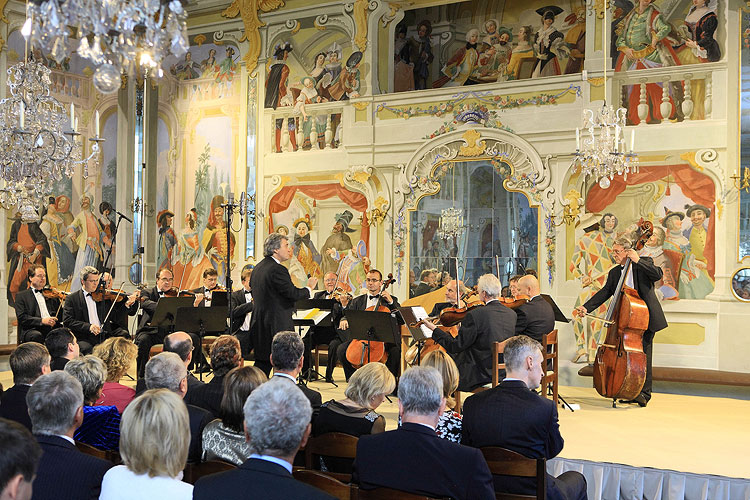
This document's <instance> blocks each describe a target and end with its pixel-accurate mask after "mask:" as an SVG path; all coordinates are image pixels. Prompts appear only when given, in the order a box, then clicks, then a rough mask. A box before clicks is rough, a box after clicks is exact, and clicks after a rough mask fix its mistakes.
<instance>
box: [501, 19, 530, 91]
mask: <svg viewBox="0 0 750 500" xmlns="http://www.w3.org/2000/svg"><path fill="white" fill-rule="evenodd" d="M532 32H533V28H532V27H531V26H521V27H520V28H518V45H516V46H515V47H514V48H513V52H512V53H511V56H510V62H508V66H507V67H506V69H505V72H506V74H507V79H508V80H518V79H520V78H521V67H522V64H523V63H524V62H525V61H535V62H536V57H534V48H533V47H532V46H531V34H532Z"/></svg>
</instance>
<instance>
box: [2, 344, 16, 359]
mask: <svg viewBox="0 0 750 500" xmlns="http://www.w3.org/2000/svg"><path fill="white" fill-rule="evenodd" d="M16 347H18V345H17V344H0V356H10V355H11V354H13V351H15V350H16Z"/></svg>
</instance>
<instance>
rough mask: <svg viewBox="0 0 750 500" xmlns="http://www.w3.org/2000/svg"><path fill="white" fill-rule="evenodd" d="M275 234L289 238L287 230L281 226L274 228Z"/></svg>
mask: <svg viewBox="0 0 750 500" xmlns="http://www.w3.org/2000/svg"><path fill="white" fill-rule="evenodd" d="M276 232H277V233H279V234H283V235H284V236H289V228H288V227H286V226H285V225H283V224H282V225H279V226H276Z"/></svg>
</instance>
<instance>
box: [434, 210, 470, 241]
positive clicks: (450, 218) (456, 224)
mask: <svg viewBox="0 0 750 500" xmlns="http://www.w3.org/2000/svg"><path fill="white" fill-rule="evenodd" d="M465 230H466V226H465V225H464V211H463V210H462V209H460V208H456V207H450V208H444V209H442V210H441V211H440V220H439V221H438V229H437V235H438V238H442V239H448V238H455V237H458V236H460V235H461V234H463V232H464V231H465Z"/></svg>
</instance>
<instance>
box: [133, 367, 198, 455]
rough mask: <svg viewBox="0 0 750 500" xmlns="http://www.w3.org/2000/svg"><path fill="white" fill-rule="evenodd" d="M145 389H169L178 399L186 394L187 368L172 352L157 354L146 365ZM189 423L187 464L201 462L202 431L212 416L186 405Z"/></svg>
mask: <svg viewBox="0 0 750 500" xmlns="http://www.w3.org/2000/svg"><path fill="white" fill-rule="evenodd" d="M145 380H146V387H148V388H149V389H169V390H170V391H172V392H174V393H175V394H177V395H178V396H180V398H183V399H184V398H185V394H186V393H187V368H186V367H185V364H184V363H183V362H182V360H181V359H180V357H179V356H178V355H177V354H176V353H173V352H162V353H160V354H157V355H156V356H154V357H153V358H151V359H149V360H148V363H146V378H145ZM187 410H188V420H189V422H190V448H189V449H188V462H190V463H198V462H200V461H201V451H202V446H203V445H202V440H201V436H202V435H203V429H204V428H205V427H206V424H208V423H209V422H210V421H211V419H212V418H213V416H212V415H211V412H209V411H208V410H204V409H203V408H198V407H197V406H193V405H187Z"/></svg>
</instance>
